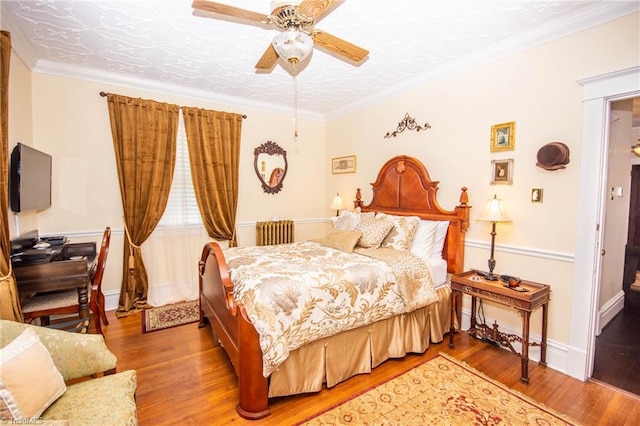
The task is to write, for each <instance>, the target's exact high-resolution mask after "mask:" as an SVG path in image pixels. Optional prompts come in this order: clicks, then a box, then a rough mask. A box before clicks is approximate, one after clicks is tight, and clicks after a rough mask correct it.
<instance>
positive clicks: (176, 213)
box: [158, 117, 202, 227]
mask: <svg viewBox="0 0 640 426" xmlns="http://www.w3.org/2000/svg"><path fill="white" fill-rule="evenodd" d="M158 226H159V227H165V226H202V218H201V217H200V210H198V203H197V201H196V194H195V192H194V190H193V183H192V182H191V167H190V165H189V149H188V147H187V135H186V133H185V130H184V122H183V120H182V117H180V119H179V120H178V137H177V141H176V169H175V171H174V174H173V183H172V184H171V192H170V193H169V200H168V201H167V208H166V210H165V212H164V214H163V215H162V219H160V223H159V224H158Z"/></svg>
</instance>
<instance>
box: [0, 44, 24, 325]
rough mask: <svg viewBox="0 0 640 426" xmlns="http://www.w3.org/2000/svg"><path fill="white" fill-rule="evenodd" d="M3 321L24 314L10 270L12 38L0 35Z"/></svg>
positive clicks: (0, 296) (0, 311)
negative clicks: (10, 75)
mask: <svg viewBox="0 0 640 426" xmlns="http://www.w3.org/2000/svg"><path fill="white" fill-rule="evenodd" d="M0 39H1V41H2V47H1V49H0V137H1V138H2V142H1V143H2V146H1V147H0V200H1V201H0V250H1V254H0V318H2V319H7V320H13V321H19V322H22V310H21V309H20V298H19V296H18V287H17V285H16V280H15V277H14V276H13V272H12V270H11V260H10V259H11V257H10V256H11V242H10V238H9V211H8V210H9V208H8V205H7V203H8V191H9V182H8V180H9V178H8V174H9V170H8V166H9V154H8V152H9V149H8V145H9V59H10V57H11V34H9V33H8V32H6V31H0Z"/></svg>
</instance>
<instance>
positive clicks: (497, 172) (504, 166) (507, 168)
mask: <svg viewBox="0 0 640 426" xmlns="http://www.w3.org/2000/svg"><path fill="white" fill-rule="evenodd" d="M512 183H513V159H512V158H510V159H508V160H492V161H491V185H500V184H503V185H511V184H512Z"/></svg>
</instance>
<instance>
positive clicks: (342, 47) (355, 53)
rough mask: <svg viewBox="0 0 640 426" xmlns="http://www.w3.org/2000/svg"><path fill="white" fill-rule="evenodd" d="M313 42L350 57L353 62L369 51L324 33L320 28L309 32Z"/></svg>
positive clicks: (363, 56) (359, 59)
mask: <svg viewBox="0 0 640 426" xmlns="http://www.w3.org/2000/svg"><path fill="white" fill-rule="evenodd" d="M311 37H312V38H313V42H314V43H315V44H316V45H318V46H320V47H323V48H325V49H327V50H329V51H331V52H335V53H337V54H339V55H341V56H344V57H346V58H348V59H351V60H352V61H355V62H360V61H361V60H363V59H364V58H366V57H367V55H368V54H369V51H368V50H366V49H363V48H362V47H358V46H356V45H355V44H351V43H349V42H348V41H345V40H342V39H341V38H338V37H336V36H332V35H331V34H328V33H325V32H324V31H321V30H313V31H312V32H311Z"/></svg>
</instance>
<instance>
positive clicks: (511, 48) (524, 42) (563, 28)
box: [325, 1, 640, 120]
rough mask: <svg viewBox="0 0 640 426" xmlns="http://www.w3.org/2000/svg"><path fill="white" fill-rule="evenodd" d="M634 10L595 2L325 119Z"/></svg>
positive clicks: (637, 7) (629, 4)
mask: <svg viewBox="0 0 640 426" xmlns="http://www.w3.org/2000/svg"><path fill="white" fill-rule="evenodd" d="M638 11H640V3H639V2H637V1H621V2H602V3H598V4H596V5H594V6H592V7H590V8H588V9H585V10H583V11H582V13H580V14H576V16H574V17H572V19H566V18H564V19H555V20H551V21H548V22H547V23H545V25H543V26H540V27H537V28H534V29H532V30H530V31H527V32H525V33H523V34H521V35H519V36H517V37H512V38H509V39H505V40H504V41H503V42H502V43H497V44H494V45H492V46H489V47H488V48H486V49H482V50H479V51H477V52H476V53H475V54H474V55H470V56H467V57H464V58H462V59H460V60H458V61H452V62H451V63H448V64H445V65H443V66H441V67H438V68H436V69H432V70H430V71H427V72H425V73H424V74H422V75H421V76H419V77H416V78H413V79H407V80H405V81H403V82H401V83H398V84H396V85H391V86H389V87H387V88H386V89H384V90H382V91H377V92H375V93H372V94H371V95H370V96H364V97H362V98H359V99H358V100H356V101H354V102H351V103H348V104H346V105H344V106H342V107H340V108H336V109H334V110H331V111H329V112H327V113H326V114H325V119H326V120H329V119H333V118H337V117H340V116H343V115H346V114H349V113H352V112H355V111H358V110H361V109H364V108H368V107H370V106H372V105H375V104H379V103H381V102H383V101H386V100H389V99H392V98H396V97H398V96H400V95H403V94H406V93H408V92H411V91H414V90H416V89H417V88H419V87H422V86H426V85H427V84H430V83H433V82H435V81H437V80H440V79H443V78H445V77H450V76H452V75H456V74H459V73H462V72H464V71H467V70H469V69H471V68H474V67H478V66H480V65H484V64H488V63H490V62H494V61H497V60H499V59H502V58H505V57H508V56H511V55H514V54H516V53H519V52H522V51H525V50H528V49H532V48H534V47H538V46H541V45H543V44H546V43H548V42H551V41H553V40H556V39H559V38H561V37H565V36H568V35H571V34H574V33H577V32H579V31H583V30H586V29H589V28H592V27H595V26H598V25H601V24H604V23H607V22H609V21H613V20H614V19H618V18H622V17H624V16H627V15H631V14H633V13H637V12H638Z"/></svg>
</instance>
